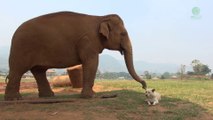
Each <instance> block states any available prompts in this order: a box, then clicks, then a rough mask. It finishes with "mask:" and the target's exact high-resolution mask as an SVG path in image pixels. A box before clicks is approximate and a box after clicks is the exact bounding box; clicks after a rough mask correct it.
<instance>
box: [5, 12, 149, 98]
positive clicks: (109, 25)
mask: <svg viewBox="0 0 213 120" xmlns="http://www.w3.org/2000/svg"><path fill="white" fill-rule="evenodd" d="M105 48H106V49H109V50H117V51H120V52H121V54H124V57H125V62H126V66H127V69H128V71H129V73H130V74H131V76H132V77H133V78H134V79H135V80H136V81H138V82H140V83H141V84H142V85H143V88H144V89H146V83H145V81H143V80H142V79H140V78H139V77H138V75H137V74H136V72H135V70H134V66H133V59H132V46H131V42H130V39H129V37H128V33H127V31H126V29H125V27H124V23H123V21H122V19H121V18H120V17H119V16H118V15H115V14H111V15H106V16H92V15H86V14H79V13H73V12H59V13H52V14H47V15H43V16H39V17H36V18H34V19H31V20H29V21H27V22H25V23H23V24H22V25H21V26H20V27H19V28H18V29H17V30H16V32H15V33H14V36H13V38H12V45H11V50H10V56H9V67H10V71H9V75H8V79H9V82H8V84H7V87H6V91H5V100H15V99H20V98H21V95H20V93H19V87H20V80H21V77H22V75H23V74H24V73H25V72H27V71H28V70H30V71H31V72H32V74H33V75H34V77H35V79H36V82H37V84H38V91H39V97H49V96H54V93H53V92H52V90H51V88H50V85H49V83H48V81H47V78H46V71H47V69H49V68H66V67H70V66H75V65H79V64H82V66H83V89H82V92H81V95H82V97H85V98H90V97H92V96H93V95H94V92H93V90H92V87H93V84H94V79H95V74H96V71H97V67H98V57H99V53H101V52H102V51H103V49H105Z"/></svg>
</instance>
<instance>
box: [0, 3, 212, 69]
mask: <svg viewBox="0 0 213 120" xmlns="http://www.w3.org/2000/svg"><path fill="white" fill-rule="evenodd" d="M195 7H197V8H195ZM193 8H194V10H193ZM57 11H75V12H81V13H87V14H93V15H106V14H111V13H116V14H118V15H120V16H121V17H122V19H123V20H124V22H125V26H126V28H127V30H128V32H129V35H130V38H131V40H132V45H133V51H134V59H135V60H143V61H147V62H154V63H174V64H185V65H190V63H191V61H192V60H193V59H198V60H200V61H201V62H202V63H204V64H208V65H209V66H210V68H211V69H213V50H212V49H213V1H212V0H105V1H101V0H69V1H68V0H45V1H42V0H34V1H32V0H2V1H1V2H0V47H9V46H10V42H11V37H12V35H13V33H14V31H15V30H16V29H17V27H18V26H19V25H20V24H21V23H23V22H24V21H26V20H28V19H31V18H33V17H36V16H39V15H42V14H46V13H51V12H57ZM192 11H194V13H193V12H192ZM0 52H1V51H0ZM104 54H111V55H112V56H114V57H116V58H117V59H122V56H121V55H120V54H119V53H118V52H117V51H116V52H110V51H104Z"/></svg>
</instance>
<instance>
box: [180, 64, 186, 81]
mask: <svg viewBox="0 0 213 120" xmlns="http://www.w3.org/2000/svg"><path fill="white" fill-rule="evenodd" d="M185 71H186V65H181V66H180V79H181V80H182V79H183V77H184V74H185Z"/></svg>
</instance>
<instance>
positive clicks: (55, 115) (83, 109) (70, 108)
mask: <svg viewBox="0 0 213 120" xmlns="http://www.w3.org/2000/svg"><path fill="white" fill-rule="evenodd" d="M5 86H6V85H5V84H4V83H0V94H3V93H4V90H5ZM108 90H109V89H108ZM110 90H119V88H111V89H110ZM53 91H54V93H55V94H56V96H60V95H61V96H63V95H70V94H73V95H74V97H73V98H70V99H72V102H67V103H55V104H0V108H1V109H0V120H68V119H69V120H118V119H124V120H127V119H132V120H141V118H143V119H150V120H152V119H156V117H154V115H155V114H157V115H159V116H160V114H171V113H170V112H171V111H168V109H169V108H166V107H162V106H161V105H157V106H155V107H144V105H141V106H138V107H139V109H141V111H143V112H144V109H146V111H145V113H143V112H142V113H140V112H138V111H133V112H132V111H130V113H128V111H124V110H123V109H121V107H119V106H113V105H111V107H103V106H93V104H95V103H97V102H99V103H100V104H103V105H104V104H106V103H110V104H111V102H110V101H113V100H114V99H116V98H110V99H101V98H100V97H95V98H93V99H81V98H79V97H75V94H76V96H78V95H79V94H80V91H81V89H67V88H53ZM94 91H95V92H104V88H103V86H101V85H95V86H94ZM21 93H26V94H27V93H34V94H29V95H27V96H25V98H24V99H25V100H41V98H38V97H37V85H36V83H34V82H22V83H21ZM64 97H66V96H63V98H64ZM129 101H130V102H131V100H129ZM105 102H106V103H105ZM176 106H177V107H186V105H185V104H184V103H183V104H181V103H179V104H178V105H176ZM122 111H123V113H122ZM118 113H119V114H118ZM143 114H144V117H141V116H142V115H143ZM122 115H123V116H128V118H126V117H123V116H122ZM201 118H202V119H203V120H213V118H212V115H210V114H208V113H205V112H204V113H202V114H201V115H200V116H199V117H198V118H196V117H195V118H189V119H187V120H200V119H201ZM168 119H169V118H168ZM157 120H158V118H157Z"/></svg>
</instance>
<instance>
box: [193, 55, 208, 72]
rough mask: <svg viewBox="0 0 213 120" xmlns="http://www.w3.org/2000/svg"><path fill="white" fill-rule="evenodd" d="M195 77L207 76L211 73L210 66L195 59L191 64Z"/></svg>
mask: <svg viewBox="0 0 213 120" xmlns="http://www.w3.org/2000/svg"><path fill="white" fill-rule="evenodd" d="M191 65H192V67H193V71H194V74H195V75H206V74H208V73H210V72H211V69H209V67H208V65H204V64H203V63H201V62H200V61H199V60H197V59H195V60H193V61H192V63H191Z"/></svg>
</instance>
